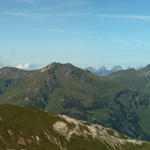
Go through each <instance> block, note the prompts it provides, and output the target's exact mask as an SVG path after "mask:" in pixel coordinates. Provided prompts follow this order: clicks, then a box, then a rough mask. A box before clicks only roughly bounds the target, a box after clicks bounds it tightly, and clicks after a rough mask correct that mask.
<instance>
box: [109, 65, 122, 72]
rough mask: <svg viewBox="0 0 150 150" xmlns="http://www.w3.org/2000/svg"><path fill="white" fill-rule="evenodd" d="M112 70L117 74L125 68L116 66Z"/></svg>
mask: <svg viewBox="0 0 150 150" xmlns="http://www.w3.org/2000/svg"><path fill="white" fill-rule="evenodd" d="M111 70H112V71H113V72H117V71H121V70H123V68H122V67H121V66H114V67H113V68H112V69H111Z"/></svg>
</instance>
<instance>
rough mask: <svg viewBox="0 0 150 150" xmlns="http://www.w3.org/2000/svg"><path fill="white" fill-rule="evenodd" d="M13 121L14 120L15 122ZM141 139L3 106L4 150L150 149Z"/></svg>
mask: <svg viewBox="0 0 150 150" xmlns="http://www.w3.org/2000/svg"><path fill="white" fill-rule="evenodd" d="M11 120H13V121H11ZM149 148H150V143H148V142H143V141H137V140H134V139H131V138H129V137H127V136H124V135H121V134H119V133H118V132H116V131H114V130H112V129H110V128H104V127H102V126H101V125H96V124H91V123H88V122H85V121H78V120H76V119H73V118H69V117H67V116H64V115H63V116H62V115H53V114H51V113H48V112H45V111H43V110H39V109H35V108H25V107H20V106H15V105H6V104H5V105H0V149H1V150H6V149H30V150H35V149H36V150H49V149H53V150H76V149H79V150H83V149H86V150H91V149H93V150H100V149H102V150H148V149H149Z"/></svg>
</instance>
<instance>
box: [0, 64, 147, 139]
mask: <svg viewBox="0 0 150 150" xmlns="http://www.w3.org/2000/svg"><path fill="white" fill-rule="evenodd" d="M127 71H129V72H130V70H125V71H119V72H117V73H116V74H118V73H119V74H120V73H122V72H123V73H122V74H123V75H124V72H125V73H126V72H127ZM132 71H133V69H131V72H132ZM134 72H136V73H137V74H138V75H137V76H138V77H139V76H141V74H142V75H143V76H144V77H145V78H146V80H147V83H148V80H149V74H148V67H146V68H143V69H142V70H139V71H136V70H135V71H134ZM112 75H113V74H112ZM112 75H110V76H107V77H99V76H96V75H94V74H92V73H91V72H89V71H87V70H82V69H80V68H78V67H75V66H73V65H71V64H60V63H52V64H50V65H48V66H46V67H44V68H42V69H40V70H35V71H25V70H21V69H16V68H9V67H6V68H2V69H0V83H1V84H0V103H1V104H14V105H20V106H26V107H32V108H40V109H43V110H46V111H48V112H52V113H54V114H61V115H67V116H69V117H72V118H75V119H79V120H84V121H88V122H91V123H96V124H100V125H103V126H104V127H107V128H112V129H115V130H116V131H118V132H119V133H121V134H125V135H127V136H129V137H131V138H136V139H139V140H147V141H150V129H149V125H150V118H149V115H150V111H149V107H150V95H149V93H148V92H145V91H144V89H143V88H140V84H141V83H142V84H144V83H145V80H144V83H143V80H142V81H140V82H141V83H139V87H138V86H136V85H134V86H132V84H128V83H127V82H125V81H124V82H123V81H121V80H119V79H117V78H113V77H112ZM131 75H132V74H131ZM131 75H130V74H129V78H130V77H131V78H132V76H131ZM115 76H116V75H115V73H114V77H115ZM117 76H118V75H117ZM121 76H122V75H121ZM124 76H126V75H124ZM143 76H142V77H141V79H143ZM133 77H134V78H135V75H134V74H133ZM123 79H124V77H123ZM138 80H139V79H137V81H138ZM126 81H128V79H127V80H126ZM131 81H132V79H131ZM129 83H131V82H129ZM137 85H138V82H137ZM136 87H137V88H136ZM143 87H144V86H143ZM139 88H140V89H139Z"/></svg>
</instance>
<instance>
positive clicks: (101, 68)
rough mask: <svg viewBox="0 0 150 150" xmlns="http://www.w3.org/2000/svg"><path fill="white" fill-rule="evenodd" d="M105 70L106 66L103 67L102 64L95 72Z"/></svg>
mask: <svg viewBox="0 0 150 150" xmlns="http://www.w3.org/2000/svg"><path fill="white" fill-rule="evenodd" d="M105 70H107V69H106V67H105V66H102V67H100V68H99V69H98V70H97V72H100V71H105Z"/></svg>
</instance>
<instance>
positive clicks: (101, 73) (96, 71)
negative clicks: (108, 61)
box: [86, 66, 123, 76]
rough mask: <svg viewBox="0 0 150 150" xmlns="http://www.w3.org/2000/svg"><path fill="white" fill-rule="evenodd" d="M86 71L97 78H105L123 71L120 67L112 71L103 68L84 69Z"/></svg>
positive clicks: (113, 68)
mask: <svg viewBox="0 0 150 150" xmlns="http://www.w3.org/2000/svg"><path fill="white" fill-rule="evenodd" d="M86 70H88V71H90V72H92V73H94V74H96V75H98V76H107V75H109V74H111V73H113V72H118V71H121V70H123V68H122V67H121V66H114V67H112V69H107V68H106V67H105V66H102V67H100V68H99V69H95V68H92V67H88V68H86Z"/></svg>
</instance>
